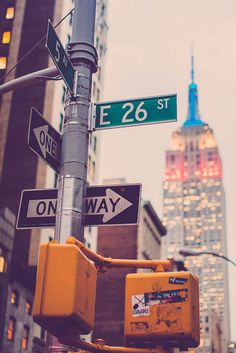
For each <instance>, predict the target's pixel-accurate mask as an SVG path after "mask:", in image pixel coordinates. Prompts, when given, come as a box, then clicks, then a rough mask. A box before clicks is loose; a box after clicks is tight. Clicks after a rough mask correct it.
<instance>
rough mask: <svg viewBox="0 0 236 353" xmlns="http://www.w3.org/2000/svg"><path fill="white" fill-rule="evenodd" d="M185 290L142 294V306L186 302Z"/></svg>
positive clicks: (186, 292)
mask: <svg viewBox="0 0 236 353" xmlns="http://www.w3.org/2000/svg"><path fill="white" fill-rule="evenodd" d="M187 296H188V290H187V289H184V288H183V289H176V290H167V291H162V292H151V293H145V294H144V305H145V306H149V305H155V304H170V303H181V302H184V301H186V299H187Z"/></svg>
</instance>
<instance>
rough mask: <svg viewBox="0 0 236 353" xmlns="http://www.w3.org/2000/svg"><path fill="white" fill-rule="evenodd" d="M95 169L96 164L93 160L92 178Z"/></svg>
mask: <svg viewBox="0 0 236 353" xmlns="http://www.w3.org/2000/svg"><path fill="white" fill-rule="evenodd" d="M95 169H96V164H95V162H94V161H93V163H92V178H94V177H95Z"/></svg>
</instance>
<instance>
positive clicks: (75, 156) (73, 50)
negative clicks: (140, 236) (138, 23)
mask: <svg viewBox="0 0 236 353" xmlns="http://www.w3.org/2000/svg"><path fill="white" fill-rule="evenodd" d="M95 13H96V0H75V10H74V16H73V27H72V37H71V42H70V43H69V44H68V47H67V52H68V54H69V56H70V59H71V61H72V63H73V66H74V68H75V70H76V79H75V90H74V91H75V92H76V95H75V96H72V95H71V94H70V93H69V92H68V94H67V97H66V102H65V117H64V126H63V135H62V154H61V167H60V174H59V183H58V202H57V212H56V228H55V236H54V238H55V240H57V241H59V242H62V243H64V242H65V240H66V238H67V237H68V236H70V235H73V236H75V237H76V238H77V239H78V240H80V241H83V240H84V227H83V209H84V200H85V194H86V182H87V159H88V144H89V133H88V115H89V105H90V100H91V83H92V73H94V72H96V71H97V52H96V49H95V47H94V45H93V43H94V28H95ZM67 351H68V349H67V347H65V346H63V345H60V344H59V343H58V341H57V339H56V338H55V337H52V336H51V335H50V337H47V342H46V347H45V353H54V352H55V353H56V352H60V353H62V352H67Z"/></svg>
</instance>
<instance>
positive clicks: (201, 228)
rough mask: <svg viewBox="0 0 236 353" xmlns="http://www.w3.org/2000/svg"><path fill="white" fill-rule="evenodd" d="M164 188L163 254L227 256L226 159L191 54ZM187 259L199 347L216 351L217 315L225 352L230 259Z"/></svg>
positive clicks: (200, 349)
mask: <svg viewBox="0 0 236 353" xmlns="http://www.w3.org/2000/svg"><path fill="white" fill-rule="evenodd" d="M163 193H164V210H163V215H164V218H163V221H164V225H165V226H166V227H167V231H168V232H167V235H166V236H165V237H164V238H163V240H162V258H166V257H167V256H173V257H174V258H175V259H177V258H179V257H180V255H179V250H180V249H181V248H187V249H191V250H194V251H209V252H214V253H218V254H221V255H226V256H227V246H226V221H225V193H224V187H223V180H222V163H221V158H220V154H219V150H218V147H217V143H216V140H215V137H214V133H213V130H212V129H211V128H210V127H209V125H208V124H207V123H205V122H204V121H203V120H202V119H201V117H200V114H199V110H198V87H197V84H196V83H195V81H194V65H193V57H192V70H191V83H190V85H189V106H188V114H187V118H186V120H185V122H184V124H183V126H182V127H181V128H180V129H178V130H177V131H175V132H173V133H172V138H171V147H170V149H169V150H168V151H166V170H165V179H164V183H163ZM187 260H188V261H187V267H188V269H189V270H190V271H192V272H193V273H195V274H196V275H197V276H198V277H199V283H200V322H201V343H200V347H199V348H198V349H197V351H199V352H204V353H211V352H213V351H214V350H213V347H214V332H215V326H216V319H215V318H217V320H218V323H220V330H219V335H218V337H220V344H221V349H220V352H224V353H225V352H226V346H227V343H228V340H229V308H228V273H227V262H226V261H224V260H223V259H222V258H219V257H214V256H211V255H202V256H191V257H188V258H187Z"/></svg>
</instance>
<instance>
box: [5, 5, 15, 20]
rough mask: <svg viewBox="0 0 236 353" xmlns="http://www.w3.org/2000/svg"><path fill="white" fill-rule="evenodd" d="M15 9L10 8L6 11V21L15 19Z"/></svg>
mask: <svg viewBox="0 0 236 353" xmlns="http://www.w3.org/2000/svg"><path fill="white" fill-rule="evenodd" d="M14 13H15V9H14V7H8V8H7V11H6V19H7V20H10V19H12V18H14Z"/></svg>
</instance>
